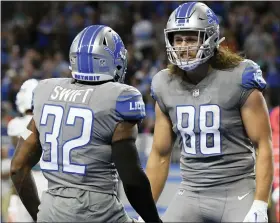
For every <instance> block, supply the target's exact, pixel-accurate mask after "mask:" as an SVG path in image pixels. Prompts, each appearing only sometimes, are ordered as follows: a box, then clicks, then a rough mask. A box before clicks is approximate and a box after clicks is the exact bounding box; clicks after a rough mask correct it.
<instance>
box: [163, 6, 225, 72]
mask: <svg viewBox="0 0 280 223" xmlns="http://www.w3.org/2000/svg"><path fill="white" fill-rule="evenodd" d="M181 31H193V32H197V35H198V41H197V44H195V45H192V46H186V47H174V46H173V40H172V35H173V34H174V32H181ZM164 35H165V43H166V51H167V56H168V59H169V61H170V63H172V64H174V65H177V66H179V67H180V68H181V69H183V70H186V71H188V70H193V69H195V68H196V67H197V66H198V65H200V64H202V63H205V62H206V61H207V60H209V59H210V58H211V57H212V56H213V55H214V50H215V48H217V47H219V44H220V43H221V42H222V41H223V40H224V38H221V39H220V28H219V21H218V18H217V16H216V15H215V13H214V12H213V11H212V10H211V9H210V8H209V7H208V6H207V5H205V4H204V3H201V2H187V3H184V4H181V5H180V6H179V7H178V8H176V9H175V10H174V11H173V12H172V13H171V15H170V17H169V19H168V22H167V24H166V29H164ZM200 42H202V44H200ZM192 50H196V51H197V53H196V56H195V58H193V59H189V58H186V59H183V58H182V57H181V56H180V54H181V53H183V52H186V53H187V55H189V53H190V51H192Z"/></svg>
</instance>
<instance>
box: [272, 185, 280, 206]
mask: <svg viewBox="0 0 280 223" xmlns="http://www.w3.org/2000/svg"><path fill="white" fill-rule="evenodd" d="M271 198H272V200H273V202H274V203H277V202H279V198H280V196H279V187H277V188H276V189H274V191H273V193H272V195H271Z"/></svg>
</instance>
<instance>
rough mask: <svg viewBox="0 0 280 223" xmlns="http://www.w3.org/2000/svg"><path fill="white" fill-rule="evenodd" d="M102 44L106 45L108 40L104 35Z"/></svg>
mask: <svg viewBox="0 0 280 223" xmlns="http://www.w3.org/2000/svg"><path fill="white" fill-rule="evenodd" d="M103 45H104V46H108V42H107V39H106V37H104V39H103Z"/></svg>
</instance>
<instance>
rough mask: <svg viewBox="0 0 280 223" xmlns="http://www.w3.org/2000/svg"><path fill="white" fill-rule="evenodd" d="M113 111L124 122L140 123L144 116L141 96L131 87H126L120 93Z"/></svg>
mask: <svg viewBox="0 0 280 223" xmlns="http://www.w3.org/2000/svg"><path fill="white" fill-rule="evenodd" d="M115 110H116V114H117V116H118V117H119V118H120V119H121V120H125V121H142V119H144V118H145V116H146V112H145V104H144V101H143V98H142V95H141V93H140V92H139V91H138V90H137V89H136V88H133V87H128V88H126V89H125V90H123V91H122V92H121V93H120V95H119V96H118V98H117V101H116V108H115Z"/></svg>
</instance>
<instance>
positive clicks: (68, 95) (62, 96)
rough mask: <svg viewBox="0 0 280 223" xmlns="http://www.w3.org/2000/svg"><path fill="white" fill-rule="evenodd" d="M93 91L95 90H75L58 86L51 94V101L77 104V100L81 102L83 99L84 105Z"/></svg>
mask: <svg viewBox="0 0 280 223" xmlns="http://www.w3.org/2000/svg"><path fill="white" fill-rule="evenodd" d="M92 91H93V89H87V90H73V89H67V88H63V87H61V86H56V87H55V88H54V89H53V92H52V94H51V99H52V100H58V101H65V102H76V100H77V99H78V100H79V102H81V99H82V103H85V102H86V100H87V97H88V95H89V93H90V92H92Z"/></svg>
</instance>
